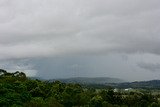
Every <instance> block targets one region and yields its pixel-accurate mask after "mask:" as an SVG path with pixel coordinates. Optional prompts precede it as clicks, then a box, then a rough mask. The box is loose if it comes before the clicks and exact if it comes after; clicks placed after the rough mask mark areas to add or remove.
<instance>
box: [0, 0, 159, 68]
mask: <svg viewBox="0 0 160 107" xmlns="http://www.w3.org/2000/svg"><path fill="white" fill-rule="evenodd" d="M159 4H160V1H159V0H141V1H139V0H134V1H130V0H92V1H89V0H67V1H66V0H12V1H11V0H0V60H2V61H4V60H18V59H19V60H23V59H35V58H49V57H50V58H52V59H53V60H54V58H55V57H62V58H63V57H68V56H69V57H71V56H77V57H81V56H107V55H108V54H111V53H113V54H123V53H124V54H129V55H134V54H152V55H156V56H157V55H158V56H159V55H160V48H159V46H160V30H159V29H160V23H159V19H160V7H159ZM120 56H121V55H120ZM124 58H126V57H124ZM68 60H70V59H68ZM84 62H85V61H84ZM112 62H114V61H112V60H111V63H112ZM119 62H121V61H119ZM88 63H91V62H88ZM104 63H105V61H104ZM2 65H3V64H2ZM128 65H130V64H128ZM75 66H79V65H77V63H76V62H75V63H74V64H73V65H72V66H71V67H75ZM138 66H139V67H141V68H147V67H148V66H150V65H145V66H147V67H145V66H144V65H143V64H142V65H138ZM2 67H3V66H2ZM156 67H157V66H154V65H153V69H152V70H154V68H155V69H156ZM33 68H34V67H33ZM97 68H99V69H100V67H97ZM101 68H103V67H101ZM149 68H150V67H149ZM151 68H152V67H151ZM104 69H106V68H104Z"/></svg>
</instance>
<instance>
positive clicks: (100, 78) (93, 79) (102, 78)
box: [50, 77, 125, 84]
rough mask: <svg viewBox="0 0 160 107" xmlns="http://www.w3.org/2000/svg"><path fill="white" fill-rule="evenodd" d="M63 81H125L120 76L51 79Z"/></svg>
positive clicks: (96, 82) (81, 82)
mask: <svg viewBox="0 0 160 107" xmlns="http://www.w3.org/2000/svg"><path fill="white" fill-rule="evenodd" d="M55 80H58V81H61V82H64V83H80V84H106V83H122V82H125V81H124V80H122V79H118V78H109V77H74V78H67V79H52V80H50V81H55Z"/></svg>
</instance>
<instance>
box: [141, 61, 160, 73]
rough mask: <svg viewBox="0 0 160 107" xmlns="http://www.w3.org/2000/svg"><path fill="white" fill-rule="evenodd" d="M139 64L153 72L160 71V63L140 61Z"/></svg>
mask: <svg viewBox="0 0 160 107" xmlns="http://www.w3.org/2000/svg"><path fill="white" fill-rule="evenodd" d="M138 66H139V67H140V68H142V69H145V70H148V71H151V72H159V71H160V64H159V63H139V64H138Z"/></svg>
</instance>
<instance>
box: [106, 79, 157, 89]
mask: <svg viewBox="0 0 160 107" xmlns="http://www.w3.org/2000/svg"><path fill="white" fill-rule="evenodd" d="M105 85H109V86H113V87H118V88H148V89H151V88H152V89H153V88H155V89H160V80H150V81H136V82H124V83H118V84H115V83H111V84H105Z"/></svg>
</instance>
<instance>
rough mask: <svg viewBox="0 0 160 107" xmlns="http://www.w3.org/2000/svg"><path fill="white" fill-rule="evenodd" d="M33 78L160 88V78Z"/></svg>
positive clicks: (101, 84)
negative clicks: (141, 79) (148, 79)
mask: <svg viewBox="0 0 160 107" xmlns="http://www.w3.org/2000/svg"><path fill="white" fill-rule="evenodd" d="M31 79H39V80H43V81H50V82H52V81H57V80H58V81H61V82H63V83H79V84H86V85H88V86H94V85H95V86H97V85H98V87H102V88H104V87H106V86H111V87H115V88H147V89H160V80H150V81H135V82H126V81H124V80H122V79H118V78H110V77H74V78H67V79H50V80H47V79H42V78H39V77H31Z"/></svg>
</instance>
